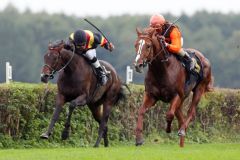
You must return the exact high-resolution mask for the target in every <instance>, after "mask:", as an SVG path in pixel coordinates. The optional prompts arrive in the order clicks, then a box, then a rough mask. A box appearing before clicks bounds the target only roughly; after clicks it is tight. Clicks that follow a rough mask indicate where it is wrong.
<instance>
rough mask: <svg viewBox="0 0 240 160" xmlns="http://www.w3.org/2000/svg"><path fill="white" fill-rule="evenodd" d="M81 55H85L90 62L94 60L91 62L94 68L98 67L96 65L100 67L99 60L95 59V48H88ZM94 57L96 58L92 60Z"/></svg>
mask: <svg viewBox="0 0 240 160" xmlns="http://www.w3.org/2000/svg"><path fill="white" fill-rule="evenodd" d="M83 56H85V57H86V58H87V59H89V60H90V61H91V62H92V61H94V62H92V65H93V66H94V67H95V68H98V67H100V66H101V65H100V63H99V61H98V59H97V57H96V56H97V53H96V49H89V50H88V51H87V52H86V53H85V54H83ZM94 58H95V59H96V60H94Z"/></svg>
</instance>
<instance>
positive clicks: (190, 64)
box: [183, 53, 195, 71]
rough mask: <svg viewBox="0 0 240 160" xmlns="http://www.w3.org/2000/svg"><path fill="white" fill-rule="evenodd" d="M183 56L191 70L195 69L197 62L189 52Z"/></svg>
mask: <svg viewBox="0 0 240 160" xmlns="http://www.w3.org/2000/svg"><path fill="white" fill-rule="evenodd" d="M183 58H184V59H185V60H186V61H187V62H188V64H189V69H190V71H193V70H194V68H195V62H194V61H193V59H192V58H191V57H190V56H189V54H187V53H186V54H185V55H184V57H183Z"/></svg>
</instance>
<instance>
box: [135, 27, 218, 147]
mask: <svg viewBox="0 0 240 160" xmlns="http://www.w3.org/2000/svg"><path fill="white" fill-rule="evenodd" d="M136 30H137V36H138V37H137V40H136V42H135V49H136V53H137V56H136V59H135V62H134V64H135V69H136V71H137V72H141V71H142V69H143V67H144V66H146V64H148V71H147V73H146V76H145V92H144V97H143V104H142V105H141V107H140V108H139V111H138V120H137V127H136V145H137V146H138V145H142V144H143V142H144V140H143V134H142V132H143V116H144V114H145V112H146V111H147V110H148V109H149V108H150V107H152V106H154V105H155V103H156V102H157V101H158V100H162V101H164V102H167V103H170V108H169V110H168V112H167V113H166V121H167V128H166V132H167V133H170V132H171V123H172V121H173V118H174V115H176V117H177V119H178V124H179V131H178V135H179V136H180V147H183V146H184V136H185V132H186V129H187V127H188V126H189V123H190V121H191V120H193V119H194V117H195V114H196V106H197V105H198V103H199V101H200V99H201V96H202V95H203V94H204V93H205V92H208V91H210V90H212V86H213V80H212V78H213V77H212V72H211V66H210V62H209V61H208V59H207V58H205V57H204V56H203V54H202V53H201V52H199V51H197V50H195V49H187V50H188V51H191V52H195V55H196V57H197V58H198V60H199V62H200V64H199V65H200V66H201V73H202V74H201V76H200V75H199V76H198V78H197V79H196V80H195V81H191V83H186V82H187V80H188V78H187V77H189V74H190V73H189V72H188V71H186V69H185V68H184V67H183V65H182V63H181V62H180V61H179V60H178V59H177V57H176V56H175V55H173V54H170V53H168V52H167V50H166V49H165V48H164V45H163V43H161V41H160V39H159V38H158V36H157V35H156V30H155V29H154V28H147V29H145V30H144V31H143V32H142V31H140V30H139V29H136ZM191 91H192V92H193V97H192V102H191V104H190V106H189V109H188V113H187V117H186V119H185V118H184V115H183V113H182V104H183V102H184V100H185V98H186V97H187V96H188V95H189V93H190V92H191Z"/></svg>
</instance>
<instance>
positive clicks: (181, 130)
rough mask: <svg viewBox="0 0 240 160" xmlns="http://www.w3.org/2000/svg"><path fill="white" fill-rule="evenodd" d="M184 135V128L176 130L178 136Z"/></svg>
mask: <svg viewBox="0 0 240 160" xmlns="http://www.w3.org/2000/svg"><path fill="white" fill-rule="evenodd" d="M185 135H186V132H185V130H184V129H180V130H179V131H178V136H185Z"/></svg>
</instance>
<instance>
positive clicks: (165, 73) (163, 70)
mask: <svg viewBox="0 0 240 160" xmlns="http://www.w3.org/2000/svg"><path fill="white" fill-rule="evenodd" d="M149 70H150V71H151V72H153V73H154V75H155V76H157V77H159V78H161V77H162V78H167V77H169V76H174V75H176V74H177V72H178V71H179V70H180V63H179V62H178V61H177V59H176V57H174V56H173V55H170V56H169V57H168V61H164V62H163V61H162V59H161V58H159V57H156V59H155V60H154V61H152V63H151V65H149ZM159 75H160V76H159Z"/></svg>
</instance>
